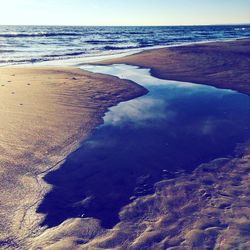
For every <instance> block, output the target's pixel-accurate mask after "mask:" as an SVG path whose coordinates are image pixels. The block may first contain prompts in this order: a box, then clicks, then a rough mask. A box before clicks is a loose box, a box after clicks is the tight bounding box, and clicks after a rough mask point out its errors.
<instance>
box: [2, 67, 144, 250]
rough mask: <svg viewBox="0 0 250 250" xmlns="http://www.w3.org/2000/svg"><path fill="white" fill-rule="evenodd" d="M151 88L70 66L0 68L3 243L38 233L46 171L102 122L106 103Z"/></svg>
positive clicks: (17, 244)
mask: <svg viewBox="0 0 250 250" xmlns="http://www.w3.org/2000/svg"><path fill="white" fill-rule="evenodd" d="M146 92H147V91H146V90H145V89H144V88H143V87H140V86H139V85H136V84H134V83H132V82H129V81H125V80H120V79H118V78H115V77H111V76H104V75H101V74H91V73H88V72H85V71H82V70H79V69H73V68H72V69H71V68H53V69H52V68H1V69H0V120H1V123H0V131H1V133H0V149H1V156H0V248H1V249H2V248H5V247H6V248H8V247H9V248H22V249H27V247H25V244H24V242H25V240H26V239H27V238H29V237H31V236H34V235H37V233H38V231H39V227H38V224H39V223H40V222H41V219H42V218H41V215H40V214H37V213H36V212H35V210H36V207H37V205H38V203H39V202H40V200H41V199H42V198H43V195H44V194H45V193H46V192H47V191H48V188H49V186H48V185H46V184H45V183H44V182H43V181H42V176H43V175H44V174H45V173H46V172H47V171H49V170H50V169H52V168H55V167H57V166H58V164H60V162H61V161H62V160H63V159H64V158H65V157H66V156H67V155H68V154H69V153H70V152H72V151H73V150H75V149H76V148H77V146H78V145H79V143H80V142H81V141H82V140H83V139H84V138H86V137H87V135H88V134H89V133H90V132H91V130H92V129H93V128H94V127H95V126H96V125H97V124H99V123H101V122H102V116H103V115H104V112H106V111H107V108H108V107H110V106H113V105H116V104H117V103H118V102H120V101H125V100H128V99H131V98H134V97H136V96H139V95H143V94H145V93H146Z"/></svg>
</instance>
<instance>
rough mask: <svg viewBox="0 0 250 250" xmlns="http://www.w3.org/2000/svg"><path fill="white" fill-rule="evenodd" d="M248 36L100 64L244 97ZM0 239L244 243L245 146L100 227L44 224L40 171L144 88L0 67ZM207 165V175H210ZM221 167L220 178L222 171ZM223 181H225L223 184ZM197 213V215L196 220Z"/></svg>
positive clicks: (6, 243) (22, 243)
mask: <svg viewBox="0 0 250 250" xmlns="http://www.w3.org/2000/svg"><path fill="white" fill-rule="evenodd" d="M249 58H250V40H249V39H243V40H239V41H233V42H216V43H207V44H195V45H188V46H179V47H171V48H163V49H155V50H148V51H144V52H141V53H139V54H135V55H131V56H127V57H123V58H119V59H112V60H106V61H102V62H98V64H99V65H109V64H130V65H135V66H139V67H142V68H148V69H150V72H151V74H152V75H153V76H155V77H158V78H162V79H167V80H177V81H183V82H192V83H197V84H207V85H212V86H215V87H218V88H226V89H232V90H236V91H239V92H241V93H243V94H246V95H249V94H250V82H249V81H250V80H249V79H250V72H249V68H250V59H249ZM0 84H1V85H0V107H1V109H0V117H1V124H0V126H1V131H3V132H2V133H1V134H0V136H1V145H0V148H1V150H2V152H4V153H3V154H2V155H1V158H0V162H1V163H2V164H1V169H0V173H1V186H0V188H1V190H0V191H1V192H0V200H1V201H4V202H3V203H1V214H0V216H1V225H0V228H1V232H4V233H1V238H0V246H1V247H3V248H8V247H9V248H13V249H14V248H20V249H27V248H29V249H39V248H40V249H166V248H167V249H171V250H174V249H176V250H177V249H190V247H193V249H207V248H208V249H211V248H212V249H225V250H226V249H231V248H234V247H235V248H237V247H238V248H240V247H241V248H242V249H247V247H248V246H249V244H250V242H249V237H248V235H247V232H248V231H249V225H250V222H249V214H250V212H249V208H248V204H249V187H248V183H249V142H246V143H243V144H241V145H239V146H238V147H237V148H236V149H235V158H227V157H225V158H223V159H215V160H214V161H212V162H209V163H206V164H203V165H201V166H200V167H198V168H197V169H196V170H195V171H194V172H193V173H192V174H190V175H183V176H180V177H178V178H176V179H172V180H165V181H162V182H159V183H157V184H156V190H155V193H154V194H150V195H147V196H145V197H140V198H138V199H136V200H135V201H134V202H132V203H130V204H128V205H127V206H125V207H124V208H122V209H121V211H120V220H121V222H120V223H119V224H117V225H116V226H115V227H114V228H113V229H103V228H101V226H100V224H99V222H98V220H96V219H92V218H85V219H81V218H73V219H68V220H66V221H65V222H63V223H62V224H61V225H59V226H57V227H53V228H50V229H47V230H45V228H40V227H39V224H40V223H41V220H42V219H43V215H41V214H37V213H36V208H37V206H38V205H39V203H40V202H41V200H42V199H43V197H44V195H45V194H46V192H47V191H48V190H49V189H51V187H50V186H49V185H47V184H46V183H45V182H44V181H43V180H42V177H43V176H44V175H45V174H46V173H48V172H49V171H51V170H52V169H55V168H58V167H60V165H61V163H62V162H63V161H64V159H65V157H66V156H67V155H69V153H70V152H72V151H74V150H76V149H77V147H78V146H79V144H80V143H81V142H82V141H83V140H84V139H86V138H87V137H88V135H89V134H90V133H91V131H92V130H93V129H94V128H95V127H96V126H97V125H99V124H101V123H102V117H103V115H104V113H105V112H106V111H107V109H108V108H109V107H111V106H115V105H117V104H118V103H119V102H122V101H126V100H129V99H133V98H136V97H138V96H141V95H144V94H146V93H147V90H146V89H145V88H143V87H141V86H139V85H137V84H135V83H133V82H131V81H126V80H121V79H119V78H117V77H112V76H108V75H103V74H93V73H90V72H87V71H82V70H80V69H75V68H59V67H58V68H56V67H53V68H51V67H50V68H46V67H43V68H42V67H40V68H39V67H26V68H24V67H22V68H21V67H18V68H13V67H12V68H11V67H10V68H0ZM211 170H212V171H211ZM225 173H226V174H225ZM222 184H223V186H222ZM197 218H198V219H197Z"/></svg>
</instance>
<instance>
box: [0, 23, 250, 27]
mask: <svg viewBox="0 0 250 250" xmlns="http://www.w3.org/2000/svg"><path fill="white" fill-rule="evenodd" d="M230 25H250V23H216V24H162V25H161V24H159V25H154V24H152V25H144V24H143V25H136V24H135V25H124V24H123V25H111V24H108V25H99V24H98V25H84V24H0V26H72V27H178V26H230Z"/></svg>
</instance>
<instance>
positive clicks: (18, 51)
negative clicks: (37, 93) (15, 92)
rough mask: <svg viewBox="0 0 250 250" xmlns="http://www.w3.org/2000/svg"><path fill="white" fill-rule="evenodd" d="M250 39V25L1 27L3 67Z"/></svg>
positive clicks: (0, 57)
mask: <svg viewBox="0 0 250 250" xmlns="http://www.w3.org/2000/svg"><path fill="white" fill-rule="evenodd" d="M244 37H250V25H237V26H236V25H232V26H228V25H227V26H174V27H170V26H164V27H85V26H83V27H72V26H70V27H69V26H68V27H66V26H65V27H63V26H0V66H4V65H9V64H23V63H37V62H49V61H62V60H68V59H72V58H73V59H79V61H80V60H81V59H83V58H84V59H85V61H86V60H88V59H89V61H91V58H95V57H100V56H109V55H115V54H121V53H132V52H137V51H140V50H143V49H146V48H154V47H160V46H172V45H178V44H186V43H195V42H203V41H204V42H205V41H221V40H227V39H237V38H244Z"/></svg>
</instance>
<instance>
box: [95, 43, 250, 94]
mask: <svg viewBox="0 0 250 250" xmlns="http://www.w3.org/2000/svg"><path fill="white" fill-rule="evenodd" d="M115 63H124V64H130V65H136V66H140V67H143V68H150V69H151V74H152V75H153V76H155V77H158V78H162V79H166V80H176V81H182V82H192V83H199V84H207V85H212V86H215V87H217V88H229V89H233V90H236V91H239V92H241V93H245V94H248V95H249V94H250V70H249V69H250V39H241V40H238V41H232V42H213V43H206V44H194V45H188V46H178V47H170V48H162V49H154V50H147V51H144V52H142V53H138V54H135V55H131V56H126V57H123V58H116V59H112V60H106V61H102V62H98V64H104V65H105V64H115Z"/></svg>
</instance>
